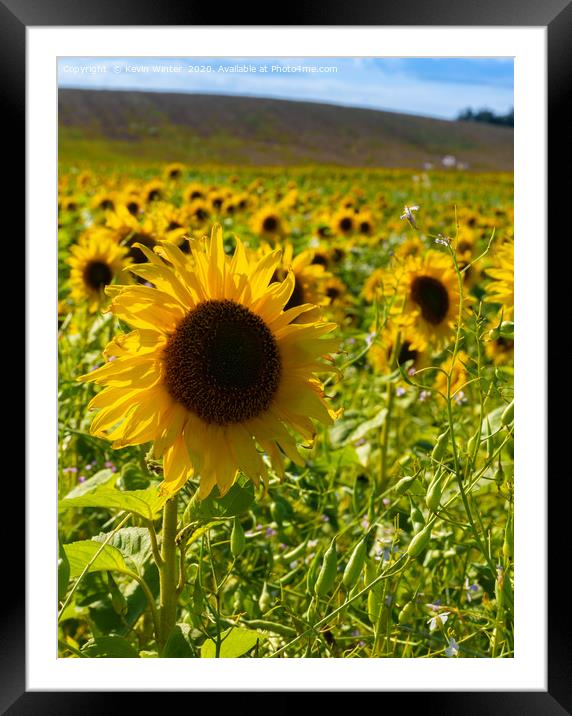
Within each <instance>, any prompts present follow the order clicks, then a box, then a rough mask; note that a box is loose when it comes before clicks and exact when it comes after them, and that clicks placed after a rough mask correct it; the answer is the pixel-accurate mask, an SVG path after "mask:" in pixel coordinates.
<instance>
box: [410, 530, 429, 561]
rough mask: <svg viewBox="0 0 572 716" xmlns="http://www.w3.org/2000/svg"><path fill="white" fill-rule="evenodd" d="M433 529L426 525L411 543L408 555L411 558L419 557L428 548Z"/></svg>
mask: <svg viewBox="0 0 572 716" xmlns="http://www.w3.org/2000/svg"><path fill="white" fill-rule="evenodd" d="M431 527H432V525H431V524H428V525H425V527H424V528H423V529H422V530H421V532H418V533H417V534H416V535H415V536H414V537H413V539H412V540H411V542H410V543H409V547H408V548H407V554H408V555H409V556H410V557H418V556H419V555H420V554H421V552H423V550H424V549H425V547H427V545H428V544H429V540H430V539H431Z"/></svg>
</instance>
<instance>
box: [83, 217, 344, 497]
mask: <svg viewBox="0 0 572 716" xmlns="http://www.w3.org/2000/svg"><path fill="white" fill-rule="evenodd" d="M141 250H142V251H144V252H145V253H146V254H147V256H148V259H149V263H146V264H140V265H138V266H136V267H133V269H132V271H133V272H134V273H135V274H136V275H138V276H140V277H142V278H144V279H145V280H147V281H149V282H151V283H153V284H154V286H153V287H148V286H127V287H115V289H114V290H113V291H112V292H111V295H112V296H113V300H112V304H111V310H112V312H113V313H114V314H115V315H116V316H117V317H118V318H120V319H121V320H122V321H125V322H126V323H127V324H129V325H130V326H132V327H133V328H134V330H133V331H132V332H131V333H127V334H124V335H121V336H118V337H116V338H115V339H114V340H113V341H112V342H111V343H110V344H108V346H107V348H106V351H105V354H106V356H107V358H108V359H110V361H109V362H107V363H106V364H105V365H104V366H102V367H101V368H97V369H96V370H94V371H93V372H91V373H89V374H87V375H84V376H81V377H80V380H83V381H95V382H97V383H99V384H102V385H104V386H105V388H104V389H103V390H102V391H101V392H100V393H99V394H98V395H96V396H95V398H93V400H92V401H91V403H90V408H100V411H99V413H98V415H97V416H96V417H95V419H94V421H93V423H92V426H91V432H92V434H94V435H97V436H99V437H104V438H107V439H108V440H111V441H113V447H114V448H121V447H124V446H126V445H140V444H143V443H147V442H153V452H154V455H155V457H156V458H160V457H161V456H162V458H163V470H164V483H163V490H164V491H166V492H168V493H174V492H176V491H177V490H178V489H179V488H180V487H182V485H183V484H184V483H185V482H186V480H187V479H188V478H189V477H190V476H191V474H192V473H193V472H194V474H195V475H196V476H200V487H199V497H200V498H201V499H202V498H204V497H206V496H207V495H208V494H209V493H210V492H211V490H212V489H213V487H214V486H215V485H217V486H218V489H219V492H220V494H225V493H226V492H227V490H228V489H229V488H230V486H231V485H232V483H233V481H234V479H235V476H236V474H237V471H238V470H241V471H242V472H243V473H244V474H245V475H247V476H248V477H249V478H250V479H251V480H252V481H253V482H254V483H255V484H258V483H259V480H260V478H262V480H263V481H264V482H265V483H266V482H267V479H268V478H267V471H266V466H265V463H264V461H263V459H262V454H261V452H260V451H259V448H260V449H261V450H262V451H264V452H266V453H267V454H268V456H269V458H270V461H271V463H272V465H273V467H274V468H275V470H276V471H277V472H278V473H279V474H280V475H283V473H284V456H287V457H288V458H289V459H290V460H292V461H293V462H294V463H296V464H302V463H303V461H302V458H301V457H300V455H299V453H298V450H297V447H296V439H295V438H294V437H293V435H292V434H291V433H290V429H292V430H294V431H295V432H296V433H298V434H299V435H301V436H302V438H304V439H305V440H307V441H311V440H312V439H313V437H314V435H315V428H314V425H313V422H312V420H311V419H312V418H314V419H316V420H318V421H320V422H323V423H326V424H327V423H331V422H332V421H333V419H334V418H335V413H334V412H333V411H332V410H331V409H329V408H328V406H327V405H326V402H325V400H324V397H323V390H322V384H321V383H320V381H319V380H318V379H317V378H316V377H315V375H314V371H324V370H328V369H331V366H328V365H326V364H324V363H323V362H322V360H321V358H322V357H325V358H329V356H328V354H329V353H330V352H331V351H333V350H335V349H336V347H337V342H336V341H335V340H333V339H331V338H326V337H324V336H325V335H326V334H328V333H330V332H331V331H332V330H333V329H334V328H335V324H334V323H323V322H314V323H293V321H294V319H296V318H297V317H298V316H300V315H301V314H303V313H305V312H306V311H308V310H310V309H311V308H312V306H311V305H307V304H306V305H302V306H297V307H295V308H291V309H289V310H286V311H284V310H283V308H284V306H285V305H286V304H287V303H288V300H289V299H290V296H291V294H292V291H293V290H294V276H293V273H292V272H289V273H288V275H287V276H286V278H285V279H284V280H283V281H281V282H276V283H271V280H272V277H273V275H274V272H275V270H276V268H277V267H278V265H279V263H280V251H274V252H272V253H269V254H267V255H266V256H264V257H262V258H260V259H259V260H256V261H249V259H248V258H247V256H246V252H245V249H244V247H243V245H242V243H241V242H240V241H238V240H237V244H236V250H235V252H234V255H233V256H232V257H230V256H227V255H225V253H224V248H223V242H222V231H221V228H220V226H215V227H213V231H212V235H211V238H210V239H206V240H205V242H204V243H203V242H199V241H192V242H191V255H190V256H185V255H184V254H183V253H182V252H181V251H180V250H179V249H178V248H177V247H176V246H175V245H173V244H171V243H168V242H164V243H162V244H161V245H160V246H158V247H157V248H156V250H155V253H153V252H152V251H150V250H149V249H147V248H145V247H143V246H142V247H141Z"/></svg>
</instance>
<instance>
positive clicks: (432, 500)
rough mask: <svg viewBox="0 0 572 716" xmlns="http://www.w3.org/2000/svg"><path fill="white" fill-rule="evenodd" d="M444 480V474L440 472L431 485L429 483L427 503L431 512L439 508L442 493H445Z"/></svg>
mask: <svg viewBox="0 0 572 716" xmlns="http://www.w3.org/2000/svg"><path fill="white" fill-rule="evenodd" d="M443 482H444V480H443V475H441V474H439V475H437V477H436V478H435V479H434V480H433V482H432V483H431V485H429V489H428V490H427V495H426V497H425V504H426V505H427V507H428V508H429V509H430V510H431V512H436V511H437V510H438V509H439V506H440V504H441V495H442V494H443Z"/></svg>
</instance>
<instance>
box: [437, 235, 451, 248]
mask: <svg viewBox="0 0 572 716" xmlns="http://www.w3.org/2000/svg"><path fill="white" fill-rule="evenodd" d="M435 243H436V244H441V246H449V244H450V243H451V239H450V238H449V237H448V236H443V234H438V236H437V238H436V239H435Z"/></svg>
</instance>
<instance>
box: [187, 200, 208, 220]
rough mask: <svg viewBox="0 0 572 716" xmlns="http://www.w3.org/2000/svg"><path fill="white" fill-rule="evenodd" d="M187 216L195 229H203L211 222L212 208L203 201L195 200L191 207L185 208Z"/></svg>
mask: <svg viewBox="0 0 572 716" xmlns="http://www.w3.org/2000/svg"><path fill="white" fill-rule="evenodd" d="M185 214H186V216H187V219H188V221H189V223H190V224H191V225H192V226H193V227H201V226H204V224H205V223H206V222H207V221H208V220H209V217H210V214H211V207H210V206H209V204H207V202H206V201H203V200H202V199H195V200H194V201H193V202H192V203H191V204H190V205H189V206H187V207H185Z"/></svg>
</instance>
